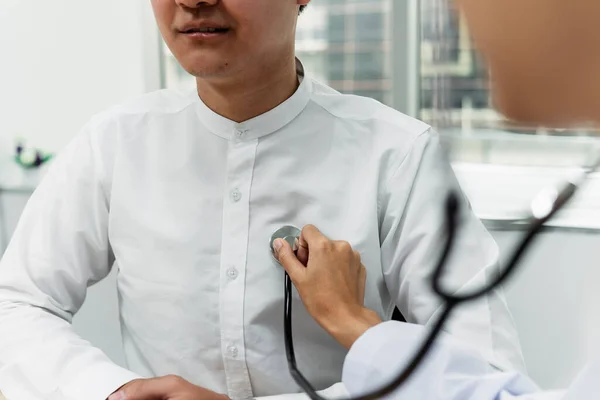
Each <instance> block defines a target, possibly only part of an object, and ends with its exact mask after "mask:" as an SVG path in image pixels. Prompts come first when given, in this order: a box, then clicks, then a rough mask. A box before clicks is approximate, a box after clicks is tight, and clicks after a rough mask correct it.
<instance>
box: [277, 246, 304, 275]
mask: <svg viewBox="0 0 600 400" xmlns="http://www.w3.org/2000/svg"><path fill="white" fill-rule="evenodd" d="M273 247H274V248H275V256H276V257H277V260H279V263H280V264H281V266H282V267H283V269H285V270H286V272H287V273H288V275H289V276H290V278H291V279H292V281H293V282H294V283H297V282H298V280H299V279H301V278H302V277H303V276H304V274H305V273H306V267H305V266H304V265H303V264H302V263H301V262H300V261H299V260H298V258H297V257H296V255H295V254H294V251H293V250H292V247H291V246H290V244H289V243H288V242H287V241H285V240H282V239H277V240H276V241H275V243H274V246H273Z"/></svg>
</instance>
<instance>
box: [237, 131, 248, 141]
mask: <svg viewBox="0 0 600 400" xmlns="http://www.w3.org/2000/svg"><path fill="white" fill-rule="evenodd" d="M246 133H248V130H247V129H237V130H236V131H235V136H236V137H237V138H238V139H241V138H243V137H244V136H246Z"/></svg>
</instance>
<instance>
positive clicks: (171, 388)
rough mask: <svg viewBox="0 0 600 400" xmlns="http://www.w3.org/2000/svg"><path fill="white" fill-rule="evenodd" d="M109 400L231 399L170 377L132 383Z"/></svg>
mask: <svg viewBox="0 0 600 400" xmlns="http://www.w3.org/2000/svg"><path fill="white" fill-rule="evenodd" d="M108 400H229V397H227V396H226V395H224V394H218V393H215V392H213V391H211V390H208V389H204V388H201V387H199V386H196V385H193V384H191V383H189V382H188V381H186V380H185V379H183V378H181V377H179V376H175V375H169V376H163V377H161V378H153V379H136V380H134V381H131V382H129V383H128V384H126V385H125V386H123V387H122V388H121V389H119V390H118V391H116V392H115V393H113V394H112V395H111V396H110V397H109V398H108Z"/></svg>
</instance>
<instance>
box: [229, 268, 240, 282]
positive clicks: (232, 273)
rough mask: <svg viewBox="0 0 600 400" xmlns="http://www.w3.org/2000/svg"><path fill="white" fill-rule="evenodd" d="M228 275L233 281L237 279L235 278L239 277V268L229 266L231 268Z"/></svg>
mask: <svg viewBox="0 0 600 400" xmlns="http://www.w3.org/2000/svg"><path fill="white" fill-rule="evenodd" d="M227 277H228V278H229V279H231V280H232V281H233V280H235V278H237V277H238V271H237V269H235V268H233V267H231V268H229V269H228V270H227Z"/></svg>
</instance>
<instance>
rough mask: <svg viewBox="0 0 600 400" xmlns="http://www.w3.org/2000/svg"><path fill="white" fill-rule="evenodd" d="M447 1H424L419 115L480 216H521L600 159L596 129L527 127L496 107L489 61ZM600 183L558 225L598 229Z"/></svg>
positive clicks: (589, 187) (582, 195)
mask: <svg viewBox="0 0 600 400" xmlns="http://www.w3.org/2000/svg"><path fill="white" fill-rule="evenodd" d="M453 4H454V3H453V2H451V1H448V0H421V43H420V50H421V78H420V82H421V88H420V93H421V96H420V97H421V99H420V118H421V119H423V120H424V121H426V122H427V123H429V124H431V125H432V126H434V127H435V128H437V130H438V131H439V132H440V133H441V134H442V137H443V138H444V140H445V142H446V145H447V148H448V150H449V153H450V155H451V158H452V160H453V163H454V167H455V170H456V172H457V174H458V176H459V179H460V181H461V184H462V186H463V189H464V190H465V191H466V192H467V195H469V197H470V199H471V201H472V204H473V207H474V209H475V211H476V212H477V213H478V215H479V216H480V217H482V218H485V219H488V220H493V221H496V222H498V221H501V220H510V219H513V218H518V217H520V216H521V215H522V211H523V210H524V209H525V208H526V207H527V206H528V205H529V202H530V201H531V200H532V198H533V197H534V196H535V195H536V194H537V193H538V192H539V191H540V190H541V189H542V188H544V187H547V186H548V185H552V184H556V183H557V182H559V181H563V180H564V178H565V177H567V176H569V175H570V174H572V173H573V172H575V171H576V170H577V169H578V168H581V167H583V166H586V165H590V164H591V162H592V161H593V160H594V159H595V158H597V155H598V154H599V152H598V149H599V146H598V142H599V140H598V139H599V137H598V132H596V131H592V130H589V129H585V128H582V129H576V130H572V131H557V130H544V129H530V128H523V127H519V126H514V125H511V124H509V123H507V122H506V121H505V120H504V119H503V118H502V116H501V115H499V114H498V113H497V112H496V111H494V109H493V104H492V101H491V99H490V91H489V85H488V74H487V70H486V68H485V66H484V64H483V63H482V62H481V60H480V59H479V58H478V55H477V52H476V51H475V49H474V47H473V46H472V43H471V41H470V38H469V33H468V30H467V26H466V23H465V21H464V20H463V19H462V17H461V15H460V14H459V13H458V12H457V11H456V10H455V9H453V7H452V5H453ZM598 198H600V179H591V181H590V182H589V184H588V185H587V187H586V190H585V191H583V192H582V193H580V195H579V196H578V197H577V198H576V199H575V200H574V201H573V202H572V203H571V206H570V207H569V209H567V210H566V211H565V212H563V214H562V216H560V218H558V219H557V220H555V221H554V222H553V223H554V224H556V225H559V226H569V227H581V228H594V229H597V228H600V204H598V200H597V199H598Z"/></svg>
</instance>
